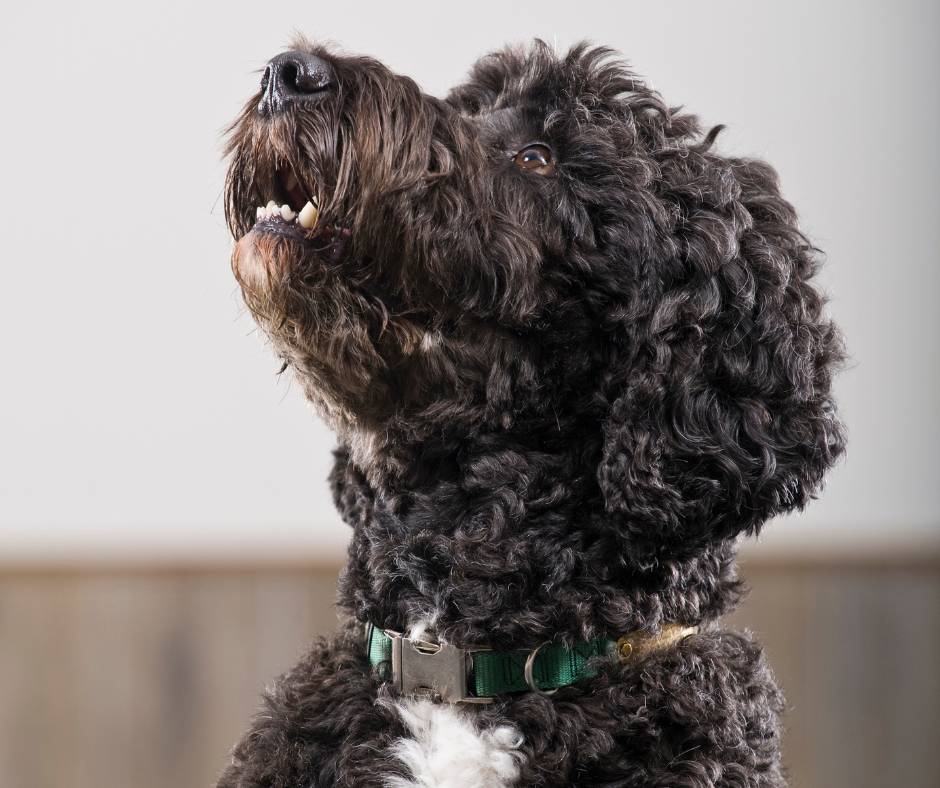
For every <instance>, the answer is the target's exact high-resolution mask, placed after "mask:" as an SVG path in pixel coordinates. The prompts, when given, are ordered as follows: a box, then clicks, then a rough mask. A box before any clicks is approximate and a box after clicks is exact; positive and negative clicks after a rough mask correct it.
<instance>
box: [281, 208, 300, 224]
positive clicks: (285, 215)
mask: <svg viewBox="0 0 940 788" xmlns="http://www.w3.org/2000/svg"><path fill="white" fill-rule="evenodd" d="M296 215H297V214H296V213H294V212H293V211H292V210H291V209H290V206H289V205H282V206H281V218H282V219H283V220H284V221H285V222H291V221H293V220H294V217H295V216H296Z"/></svg>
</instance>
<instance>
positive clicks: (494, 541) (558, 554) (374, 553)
mask: <svg viewBox="0 0 940 788" xmlns="http://www.w3.org/2000/svg"><path fill="white" fill-rule="evenodd" d="M363 446H364V444H361V445H359V446H357V447H354V452H355V455H357V456H356V460H359V462H356V461H354V460H353V452H351V451H350V449H349V448H346V447H343V448H341V449H340V450H338V451H337V458H336V465H335V468H334V471H333V474H332V477H331V481H332V485H333V491H334V496H335V499H336V503H337V506H338V508H339V510H340V512H341V513H342V515H343V516H344V518H345V519H346V520H347V522H348V523H349V524H350V525H351V526H352V527H353V529H354V533H353V537H352V541H351V544H350V549H349V563H348V565H347V567H346V570H345V572H344V574H343V577H342V579H341V584H340V590H341V593H340V600H341V604H342V605H343V606H344V607H346V608H347V609H348V610H350V612H352V613H353V614H354V615H355V616H356V618H358V619H360V620H361V621H363V622H368V623H372V624H375V625H377V626H380V627H384V628H388V629H394V630H398V631H408V630H409V629H411V628H412V627H414V626H415V625H417V624H419V623H420V624H424V625H429V626H430V627H431V629H432V630H433V631H434V632H435V633H436V634H437V635H438V636H440V637H441V638H443V639H445V640H447V641H448V642H451V643H455V644H457V645H463V644H479V643H487V644H490V645H492V646H494V647H500V648H513V647H518V646H528V645H531V644H532V643H539V642H543V641H546V640H553V639H557V638H561V639H567V640H569V641H574V640H579V639H581V640H590V639H591V638H594V637H597V636H609V635H617V634H622V633H625V632H633V631H638V630H639V631H643V630H646V631H655V630H657V629H658V628H659V627H660V626H661V625H662V624H663V623H665V622H676V623H681V624H686V625H698V624H701V623H702V622H703V621H705V620H708V619H711V618H715V617H717V616H718V615H720V614H722V613H723V612H725V611H726V610H727V609H729V608H730V607H732V606H733V605H734V603H735V602H736V601H737V599H738V597H739V595H740V584H739V583H738V581H737V580H736V578H735V572H734V547H733V545H732V544H730V543H724V544H720V545H717V546H714V547H712V548H706V549H704V550H702V551H701V552H699V553H698V554H696V555H693V556H690V557H685V558H682V559H676V560H665V561H660V562H657V563H655V565H653V566H652V567H645V568H642V569H640V568H637V567H636V566H634V565H633V564H631V562H630V560H629V556H626V555H624V553H623V547H622V545H621V544H620V542H619V540H618V529H617V527H616V526H615V524H614V523H612V522H611V521H610V518H609V516H608V515H606V514H605V512H604V507H603V503H602V502H601V501H600V499H599V495H598V492H597V487H596V484H595V483H594V480H593V475H592V474H591V473H590V472H589V471H588V463H585V461H584V459H583V458H584V456H585V455H586V454H591V451H592V450H591V447H590V446H585V444H584V438H583V436H582V437H581V440H580V441H579V440H576V439H572V440H570V441H566V440H560V441H554V442H553V443H552V446H553V447H554V448H551V449H550V450H546V449H545V448H543V447H540V449H539V450H535V449H533V448H531V445H526V444H524V443H522V442H521V441H514V440H512V439H511V438H510V437H508V436H507V435H506V434H502V435H500V436H499V438H498V439H497V438H495V437H493V436H489V437H488V436H485V435H483V436H478V437H476V438H473V439H466V440H462V441H460V442H459V443H454V442H452V441H447V440H445V439H438V440H424V441H422V442H421V443H420V444H416V445H413V446H411V447H410V448H409V449H408V450H401V445H400V444H399V451H398V452H397V454H396V456H395V457H393V458H392V459H391V460H389V459H388V458H387V457H383V456H382V455H381V452H382V447H381V446H378V445H373V446H370V447H368V448H369V452H368V453H363ZM571 447H577V448H576V449H572V448H571ZM363 460H365V461H366V462H367V463H374V464H372V465H371V466H370V467H369V471H368V472H365V471H364V470H363V468H362V467H361V465H360V463H361V462H362V461H363ZM382 461H384V465H381V466H380V465H379V464H378V463H380V462H382Z"/></svg>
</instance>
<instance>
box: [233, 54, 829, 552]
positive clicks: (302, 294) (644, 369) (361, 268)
mask: <svg viewBox="0 0 940 788" xmlns="http://www.w3.org/2000/svg"><path fill="white" fill-rule="evenodd" d="M714 136H715V133H714V132H713V133H710V134H708V135H703V134H702V133H701V130H700V128H699V125H698V122H697V120H696V119H695V118H694V117H693V116H690V115H687V114H682V113H680V112H678V111H676V110H672V109H670V108H669V107H668V106H667V105H666V104H664V103H663V101H662V100H661V98H660V97H659V96H658V95H657V94H656V93H655V92H653V91H651V90H650V89H649V88H647V87H646V86H645V85H644V84H643V83H642V82H641V81H639V80H638V79H637V78H636V77H635V76H634V75H633V74H632V73H630V72H629V71H628V70H627V69H626V68H625V67H624V66H623V65H622V64H621V63H620V62H618V61H617V60H616V59H614V58H612V57H611V53H610V52H609V51H607V50H604V49H599V48H589V47H587V46H579V47H576V48H574V49H573V50H571V51H570V52H569V53H568V54H567V55H565V56H563V57H559V56H556V55H555V54H554V53H553V52H552V51H551V50H550V49H549V48H548V47H547V46H545V45H543V44H540V43H537V44H536V45H534V46H533V47H531V48H530V49H528V50H520V49H509V50H505V51H502V52H498V53H496V54H493V55H490V56H488V57H485V58H483V59H482V60H480V61H479V62H478V63H477V64H476V65H475V66H474V68H473V70H472V72H471V75H470V78H469V79H468V81H467V82H466V83H465V84H464V85H462V86H460V87H458V88H456V89H455V90H453V91H452V92H451V93H450V95H449V96H448V97H447V98H446V99H443V100H442V99H437V98H433V97H431V96H428V95H425V94H424V93H422V92H421V90H420V89H419V88H418V87H417V86H416V85H415V83H414V82H412V81H411V80H410V79H408V78H405V77H402V76H399V75H396V74H394V73H392V72H390V71H389V70H388V69H387V68H385V67H384V66H382V65H381V64H379V63H378V62H376V61H374V60H370V59H366V58H359V57H347V56H340V55H337V54H334V53H331V52H330V51H327V50H325V49H323V48H320V47H317V46H313V45H310V44H307V43H305V42H302V41H301V42H298V43H297V44H296V46H295V48H294V49H293V50H292V51H290V52H288V53H285V54H284V55H281V56H279V57H278V58H275V59H274V60H272V61H271V63H270V64H269V65H268V67H267V69H266V70H265V73H264V76H263V79H262V84H261V91H260V93H259V94H258V95H256V96H254V97H253V98H252V99H251V100H250V102H249V103H248V105H247V106H246V107H245V109H244V111H243V112H242V115H241V116H240V118H239V119H238V120H237V121H236V123H235V124H234V126H233V130H232V135H231V141H230V145H229V152H230V154H231V169H230V172H229V178H228V184H227V200H226V205H227V215H228V220H229V224H230V227H231V230H232V232H233V234H234V236H235V237H236V239H237V246H236V250H235V254H234V258H233V267H234V270H235V274H236V276H237V278H238V281H239V283H240V284H241V288H242V292H243V294H244V297H245V300H246V302H247V304H248V306H249V308H250V309H251V311H252V313H253V315H254V316H255V318H256V319H257V321H258V322H259V324H260V325H261V326H262V327H263V328H264V330H265V332H266V333H267V334H268V335H269V336H270V338H271V339H272V341H273V343H274V346H275V348H276V350H277V352H278V353H279V355H280V356H281V357H282V359H283V360H284V362H285V363H286V364H287V365H289V366H290V367H291V368H292V369H293V371H294V374H295V375H296V376H297V378H298V380H299V381H300V382H301V384H302V386H303V388H304V391H305V393H306V394H307V396H308V397H309V398H310V400H311V401H312V402H313V403H314V404H315V405H316V406H317V407H318V409H319V411H320V412H321V413H322V414H323V415H324V416H325V417H326V418H327V419H328V420H329V421H330V422H331V423H332V424H333V426H334V427H335V428H336V429H337V430H338V432H339V433H340V435H341V437H342V438H343V440H344V441H346V442H347V443H349V444H350V445H351V446H352V447H354V451H353V456H354V459H355V460H356V461H357V462H358V463H359V464H360V465H361V466H364V467H363V469H364V470H365V471H366V473H367V474H371V473H374V474H375V478H381V476H382V473H388V474H392V471H391V470H390V469H392V468H393V467H395V461H393V460H392V459H390V458H391V457H392V456H393V455H394V454H395V445H396V443H399V444H409V445H411V446H413V447H414V446H420V445H421V444H422V442H424V441H427V440H429V439H434V440H437V441H441V440H443V441H445V442H446V441H447V440H450V441H451V445H452V446H453V447H455V451H456V447H459V446H460V445H461V441H463V440H467V439H471V438H472V439H473V440H476V441H481V440H482V441H486V440H489V441H491V442H492V445H493V446H494V447H497V448H498V447H499V446H500V445H502V446H507V447H512V448H513V450H523V449H524V450H525V451H532V452H536V453H542V454H544V455H545V456H549V455H552V456H557V455H565V456H566V457H567V459H566V460H565V463H566V465H565V468H566V470H565V474H566V475H567V477H568V482H567V483H569V484H573V485H578V486H579V488H580V490H581V493H582V497H583V498H584V500H588V501H594V502H596V504H597V507H598V508H599V509H600V510H602V511H603V513H604V514H603V519H604V521H605V522H606V523H608V524H612V527H613V528H614V529H616V532H617V534H618V539H621V540H622V544H621V546H622V548H623V552H622V554H623V555H628V556H630V557H631V559H632V560H633V561H634V562H637V563H639V564H645V563H648V562H650V561H655V560H657V559H658V558H660V557H662V556H663V555H665V554H670V555H675V554H677V553H681V554H692V553H694V552H696V551H698V550H699V549H701V548H702V547H704V546H705V545H706V544H708V543H709V542H715V541H720V540H723V539H726V538H729V537H732V536H734V535H735V534H737V533H739V532H741V531H754V530H756V529H757V528H758V527H759V526H760V525H761V523H763V522H764V521H765V520H766V519H767V518H768V517H770V516H773V515H775V514H777V513H781V512H784V511H787V510H790V509H792V508H794V507H801V506H802V505H803V504H805V503H806V502H807V500H808V499H809V498H810V497H811V496H812V495H813V494H814V492H815V491H816V489H817V488H818V486H819V484H820V482H821V480H822V477H823V474H824V472H825V470H826V469H827V468H828V467H829V466H830V465H831V464H832V463H833V461H834V460H835V459H836V457H837V456H838V455H839V454H840V452H841V451H842V445H843V438H842V430H841V427H840V424H839V422H838V420H837V419H836V417H835V414H834V408H833V403H832V400H831V397H830V377H831V373H832V371H833V369H834V367H835V365H836V364H837V363H838V362H839V360H840V359H841V351H840V342H839V338H838V334H837V332H836V330H835V329H834V328H833V326H832V324H831V323H830V322H829V321H828V319H827V318H826V317H825V316H824V314H823V306H824V303H823V299H822V298H821V296H820V294H819V293H818V291H817V290H816V289H815V288H814V287H813V285H812V283H811V279H812V277H813V275H814V273H815V270H816V267H817V259H816V255H815V252H814V250H813V248H812V247H811V245H810V244H809V243H808V242H807V240H806V238H805V237H804V236H803V235H802V234H801V233H800V231H799V230H798V229H797V224H796V217H795V214H794V211H793V209H792V207H791V206H790V205H789V204H788V203H787V202H786V201H785V200H784V199H783V198H782V197H781V196H780V193H779V190H778V185H777V178H776V176H775V174H774V172H773V170H771V169H770V168H769V167H768V166H766V165H764V164H762V163H760V162H756V161H751V160H745V159H735V158H729V157H726V156H723V155H720V154H719V153H717V152H716V151H715V150H714V148H713V145H712V143H713V141H714ZM356 447H358V450H357V449H356ZM365 447H367V448H365ZM520 447H522V448H520ZM415 451H416V452H418V453H420V449H416V450H415ZM357 452H358V453H357ZM441 462H443V461H441ZM370 466H374V467H370ZM440 467H445V466H444V465H441V466H440ZM379 468H382V469H383V470H382V471H381V472H380V471H379V470H378V469H379Z"/></svg>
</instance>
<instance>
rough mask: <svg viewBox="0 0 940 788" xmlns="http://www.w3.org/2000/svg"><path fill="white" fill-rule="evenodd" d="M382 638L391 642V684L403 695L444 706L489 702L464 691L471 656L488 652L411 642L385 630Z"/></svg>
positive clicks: (400, 635)
mask: <svg viewBox="0 0 940 788" xmlns="http://www.w3.org/2000/svg"><path fill="white" fill-rule="evenodd" d="M385 634H386V635H388V636H389V637H390V638H391V640H392V684H393V685H394V686H395V688H396V689H397V690H398V691H399V692H401V693H402V694H403V695H420V696H426V697H430V698H433V699H436V700H442V701H444V702H446V703H492V702H493V698H478V697H475V696H472V695H469V694H468V691H467V690H468V688H467V674H468V673H469V670H470V668H471V667H472V659H473V654H474V653H475V652H477V651H487V650H488V649H485V648H475V649H463V648H457V647H456V646H449V645H446V644H440V643H430V642H429V641H426V640H412V639H411V638H407V637H405V636H404V635H402V634H401V633H400V632H392V631H390V630H387V629H386V630H385Z"/></svg>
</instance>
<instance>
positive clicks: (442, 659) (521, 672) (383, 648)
mask: <svg viewBox="0 0 940 788" xmlns="http://www.w3.org/2000/svg"><path fill="white" fill-rule="evenodd" d="M695 631H696V630H695V628H694V627H683V626H681V625H677V624H667V625H666V626H665V627H664V628H663V629H662V631H661V632H660V633H658V634H657V635H654V636H643V635H639V634H633V635H625V636H623V637H621V638H618V639H616V640H614V639H610V638H595V639H594V640H589V641H581V642H578V643H575V644H574V645H573V646H571V647H570V648H569V647H568V646H565V645H562V644H556V643H546V644H543V645H541V646H538V647H537V648H535V649H532V650H531V651H525V650H519V651H493V650H492V649H488V648H485V647H480V648H466V649H461V648H457V647H455V646H450V645H443V644H438V643H431V642H428V641H423V640H412V639H411V638H407V637H404V636H403V635H401V634H400V633H398V632H392V631H388V630H382V629H379V628H378V627H373V626H372V625H371V624H370V625H369V627H368V631H367V641H366V643H367V649H368V654H369V662H370V663H371V664H372V667H373V668H375V670H376V673H377V674H378V675H379V677H380V678H381V679H382V680H384V681H387V682H390V683H392V684H393V685H394V686H395V687H396V688H397V689H398V690H399V691H400V692H401V693H402V694H405V695H412V694H421V695H429V696H432V697H436V698H439V699H441V700H444V701H448V702H450V703H490V702H492V701H493V700H494V696H495V695H504V694H506V693H509V692H525V691H533V692H541V693H551V692H554V691H555V690H556V689H558V688H560V687H566V686H568V685H570V684H574V683H575V682H577V681H580V680H581V679H585V678H591V677H593V676H596V675H597V664H598V662H599V661H600V660H599V659H598V658H599V657H608V658H614V659H616V658H619V659H620V660H621V661H623V662H626V661H628V660H631V659H639V658H641V657H643V656H646V655H647V654H649V653H650V652H651V651H653V650H658V649H661V648H665V647H667V646H669V645H672V644H674V643H677V642H678V641H679V640H681V639H682V638H684V637H686V636H687V635H690V634H692V633H693V632H695Z"/></svg>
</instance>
